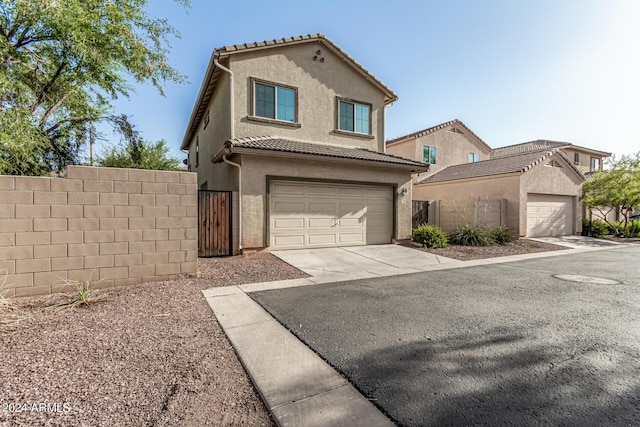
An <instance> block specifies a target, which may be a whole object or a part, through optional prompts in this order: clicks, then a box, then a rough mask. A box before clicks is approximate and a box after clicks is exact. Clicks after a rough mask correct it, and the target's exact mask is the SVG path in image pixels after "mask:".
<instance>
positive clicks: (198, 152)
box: [196, 136, 200, 167]
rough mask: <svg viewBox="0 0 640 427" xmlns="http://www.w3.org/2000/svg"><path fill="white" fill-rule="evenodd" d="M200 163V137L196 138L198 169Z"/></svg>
mask: <svg viewBox="0 0 640 427" xmlns="http://www.w3.org/2000/svg"><path fill="white" fill-rule="evenodd" d="M199 161H200V137H199V136H197V137H196V167H198V162H199Z"/></svg>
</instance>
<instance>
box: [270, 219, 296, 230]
mask: <svg viewBox="0 0 640 427" xmlns="http://www.w3.org/2000/svg"><path fill="white" fill-rule="evenodd" d="M272 224H273V228H274V229H275V230H282V229H288V230H291V229H294V230H303V229H304V218H275V219H274V220H273V221H272Z"/></svg>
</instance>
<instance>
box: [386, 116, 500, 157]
mask: <svg viewBox="0 0 640 427" xmlns="http://www.w3.org/2000/svg"><path fill="white" fill-rule="evenodd" d="M451 125H458V126H460V127H462V128H464V130H465V131H467V132H468V133H469V134H470V135H472V136H473V137H474V138H476V139H477V140H478V141H479V142H480V143H481V144H482V145H483V146H484V147H485V148H486V149H487V150H489V151H490V150H491V147H489V145H488V144H487V143H486V142H484V141H483V140H482V138H480V137H479V136H478V135H476V134H475V133H474V132H473V131H472V130H471V129H469V128H468V127H467V125H465V124H464V123H462V121H460V120H458V119H454V120H451V121H448V122H445V123H441V124H439V125H435V126H432V127H430V128H427V129H423V130H420V131H418V132H413V133H410V134H408V135H404V136H399V137H397V138H393V139H389V140H387V142H386V143H387V145H388V144H393V143H394V142H398V141H402V140H405V139H410V138H420V137H421V136H425V135H429V134H430V133H433V132H436V131H439V130H441V129H444V128H446V127H447V126H451Z"/></svg>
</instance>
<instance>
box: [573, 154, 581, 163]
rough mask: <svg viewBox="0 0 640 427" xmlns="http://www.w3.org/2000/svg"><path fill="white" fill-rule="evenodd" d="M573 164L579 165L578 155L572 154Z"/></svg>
mask: <svg viewBox="0 0 640 427" xmlns="http://www.w3.org/2000/svg"><path fill="white" fill-rule="evenodd" d="M573 164H575V165H579V164H580V153H573Z"/></svg>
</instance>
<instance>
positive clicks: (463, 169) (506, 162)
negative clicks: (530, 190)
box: [417, 150, 584, 184]
mask: <svg viewBox="0 0 640 427" xmlns="http://www.w3.org/2000/svg"><path fill="white" fill-rule="evenodd" d="M554 154H558V155H559V156H561V157H563V158H564V159H565V161H566V163H567V164H568V166H569V167H570V168H571V169H572V170H573V171H575V172H576V173H577V174H578V175H580V176H581V177H583V175H582V173H580V171H579V170H578V169H576V168H575V166H573V164H572V163H571V162H570V161H569V160H568V159H567V158H566V157H565V156H564V155H563V154H562V153H560V152H558V151H557V150H555V151H545V152H539V151H537V152H531V153H524V154H518V155H515V156H509V157H500V158H496V159H490V160H483V161H480V162H476V163H465V164H461V165H453V166H448V167H446V168H444V169H443V170H441V171H440V172H437V173H435V174H433V175H430V176H428V177H425V178H424V179H421V180H419V181H418V182H417V184H430V183H434V182H443V181H455V180H458V179H466V178H478V177H483V176H492V175H502V174H508V173H516V172H519V173H521V174H522V173H525V172H527V171H528V170H529V169H531V168H532V167H534V166H536V165H538V164H540V163H542V162H544V161H546V160H547V159H549V158H550V157H551V156H553V155H554ZM583 178H584V177H583Z"/></svg>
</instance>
